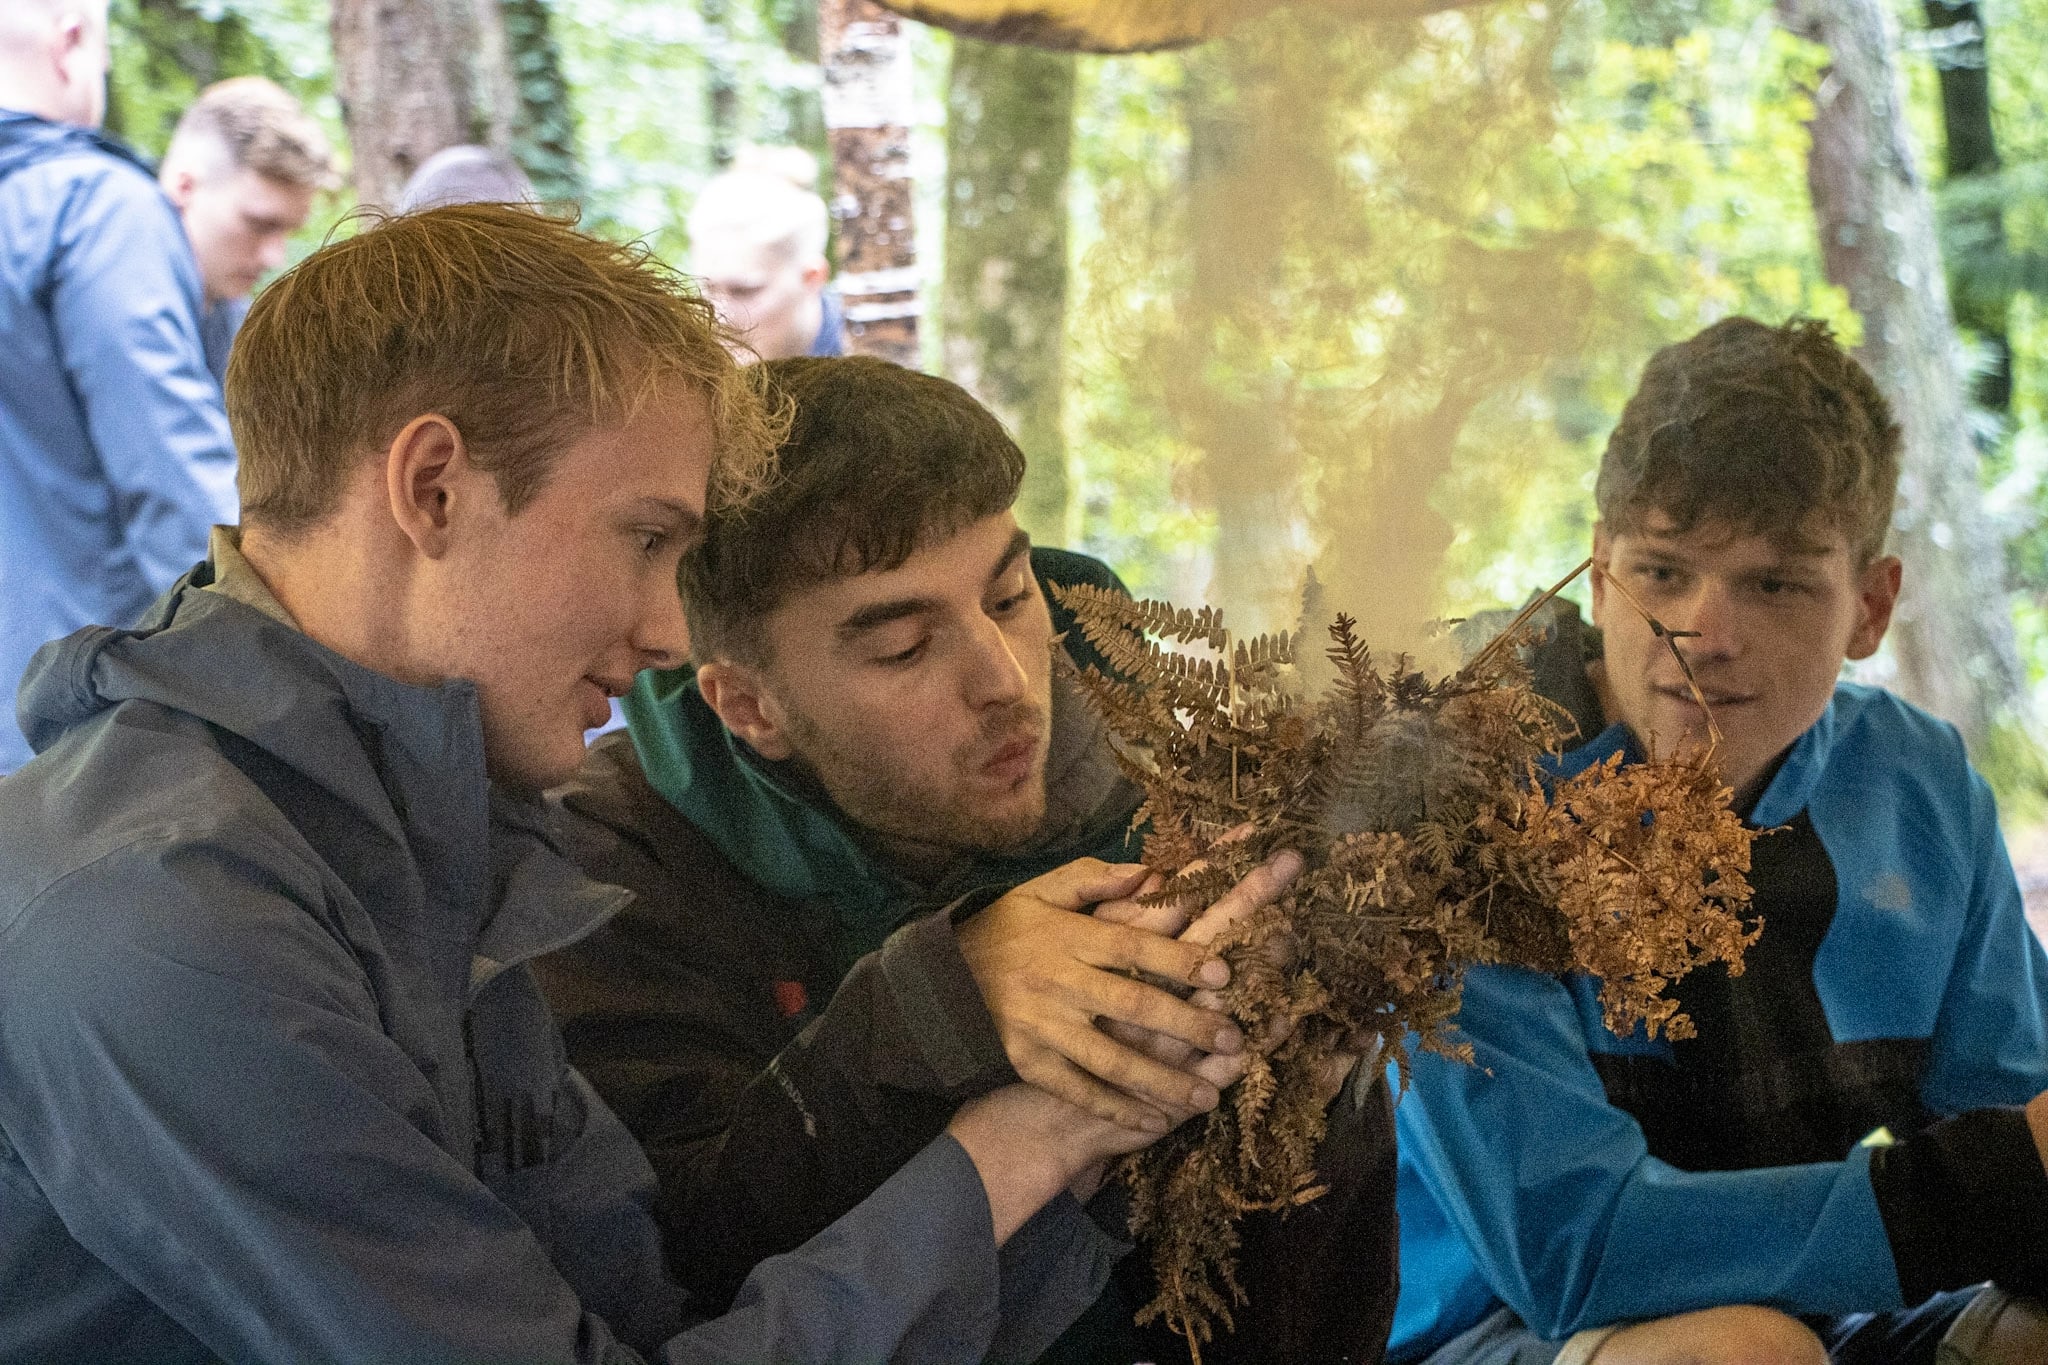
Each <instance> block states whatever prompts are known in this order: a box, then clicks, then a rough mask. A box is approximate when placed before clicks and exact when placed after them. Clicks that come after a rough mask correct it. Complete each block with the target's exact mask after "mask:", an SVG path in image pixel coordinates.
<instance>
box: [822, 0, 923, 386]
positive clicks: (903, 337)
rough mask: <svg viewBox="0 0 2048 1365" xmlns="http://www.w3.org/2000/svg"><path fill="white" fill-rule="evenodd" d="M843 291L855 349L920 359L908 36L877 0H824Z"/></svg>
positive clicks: (904, 360)
mask: <svg viewBox="0 0 2048 1365" xmlns="http://www.w3.org/2000/svg"><path fill="white" fill-rule="evenodd" d="M818 46H819V51H820V55H821V57H822V59H823V62H824V67H825V91H824V103H825V128H826V133H827V136H828V138H829V139H830V141H831V145H832V186H833V193H832V198H831V205H832V216H833V218H834V219H836V220H837V223H838V234H837V235H838V251H837V255H838V265H839V276H838V284H839V294H840V297H841V298H842V299H843V300H844V301H845V303H846V335H847V341H848V343H849V345H850V346H851V347H852V349H853V350H855V351H858V352H861V353H864V354H867V355H877V356H881V357H882V358H883V359H885V360H893V361H895V362H896V363H897V364H899V365H909V366H915V365H916V364H917V363H918V358H919V356H918V335H917V320H918V315H919V313H920V311H921V309H922V305H921V304H920V303H919V301H918V296H917V283H918V279H917V232H916V222H915V218H914V215H913V213H912V205H911V195H910V189H911V186H910V120H911V74H910V43H909V40H908V38H907V36H906V35H905V34H904V32H903V21H902V20H901V19H899V18H897V17H896V16H895V15H894V14H891V13H890V12H889V11H887V10H885V9H883V8H882V7H881V6H879V5H877V4H875V3H873V0H818Z"/></svg>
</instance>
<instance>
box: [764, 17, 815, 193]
mask: <svg viewBox="0 0 2048 1365" xmlns="http://www.w3.org/2000/svg"><path fill="white" fill-rule="evenodd" d="M767 12H768V24H769V27H770V28H771V29H772V30H773V31H774V33H775V40H776V41H777V42H778V43H780V44H782V50H783V52H784V53H786V54H787V55H788V56H790V57H791V58H793V59H794V60H796V61H799V62H804V63H806V64H808V65H810V66H816V65H818V6H817V4H816V3H815V0H769V4H768V11H767ZM782 123H783V136H784V137H785V138H786V139H787V140H788V141H790V142H793V143H795V144H796V145H797V146H799V147H802V148H803V149H804V150H805V151H808V152H811V153H814V154H815V155H816V156H817V158H818V163H819V164H820V165H823V164H825V163H826V162H828V161H830V160H831V148H830V146H828V145H827V143H826V140H825V109H824V105H823V103H822V102H821V101H820V99H819V97H818V89H817V87H816V86H805V85H791V86H790V87H789V88H788V89H786V90H784V91H783V94H782Z"/></svg>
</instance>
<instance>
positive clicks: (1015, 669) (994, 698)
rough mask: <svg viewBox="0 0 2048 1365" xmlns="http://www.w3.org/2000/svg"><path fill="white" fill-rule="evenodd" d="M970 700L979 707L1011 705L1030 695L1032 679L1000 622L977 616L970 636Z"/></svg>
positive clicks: (968, 683) (968, 680)
mask: <svg viewBox="0 0 2048 1365" xmlns="http://www.w3.org/2000/svg"><path fill="white" fill-rule="evenodd" d="M968 653H969V659H968V666H967V678H966V684H967V699H968V701H969V702H970V703H971V704H972V705H973V706H975V707H976V708H977V709H978V708H980V707H984V706H1008V705H1010V704H1012V703H1014V702H1018V701H1021V700H1023V699H1024V698H1025V697H1027V696H1029V695H1030V691H1031V678H1030V675H1029V674H1028V673H1027V672H1026V671H1025V669H1024V663H1023V661H1022V660H1021V659H1019V658H1018V657H1017V651H1016V650H1015V649H1014V648H1013V647H1012V646H1011V644H1010V637H1009V636H1008V635H1007V634H1005V633H1004V631H1003V628H1002V626H1001V625H999V624H998V623H997V622H995V621H992V620H990V619H989V618H988V617H986V616H983V617H980V618H978V619H977V621H976V622H975V625H974V627H973V629H972V631H971V633H970V636H969V643H968Z"/></svg>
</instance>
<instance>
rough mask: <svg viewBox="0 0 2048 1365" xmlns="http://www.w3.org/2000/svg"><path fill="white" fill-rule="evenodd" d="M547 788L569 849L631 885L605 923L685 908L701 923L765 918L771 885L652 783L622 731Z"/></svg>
mask: <svg viewBox="0 0 2048 1365" xmlns="http://www.w3.org/2000/svg"><path fill="white" fill-rule="evenodd" d="M552 795H553V799H554V802H555V804H556V805H557V807H558V810H559V816H558V818H559V823H560V828H561V832H562V836H563V842H564V844H565V846H566V848H567V850H568V852H569V855H570V857H571V858H573V859H574V860H575V861H576V863H577V864H578V865H579V866H580V867H581V868H582V869H583V870H584V872H586V873H587V874H589V875H590V876H592V877H594V878H596V879H597V880H599V881H602V882H609V883H611V884H612V885H615V886H623V887H625V888H626V889H627V890H628V891H631V892H633V893H634V897H635V900H634V903H633V904H632V905H631V906H630V907H628V908H627V909H626V910H625V911H624V912H623V913H622V914H620V915H619V916H618V917H616V918H614V919H613V920H612V921H611V922H610V924H609V925H608V926H607V930H608V931H609V932H611V933H613V934H614V935H616V934H619V933H625V934H629V935H630V934H632V933H635V932H638V931H639V930H640V929H641V928H642V927H643V926H646V925H648V924H649V923H650V922H654V923H661V922H668V921H674V920H676V919H677V918H678V917H680V916H683V915H684V913H685V912H686V911H687V914H688V918H689V920H690V921H691V922H692V923H693V924H694V925H695V926H696V927H698V928H700V929H701V928H702V927H703V926H705V925H707V924H710V923H719V922H736V923H741V924H748V923H754V922H757V921H761V920H764V919H766V918H771V917H769V916H765V915H764V914H763V913H762V909H763V907H764V906H765V905H766V903H767V902H769V901H770V900H772V899H773V896H772V893H770V892H769V891H768V890H766V889H765V888H763V887H761V886H760V885H759V884H757V883H756V882H754V881H753V880H752V879H751V878H749V877H748V876H747V875H746V874H745V873H744V872H742V871H741V870H740V869H739V868H738V867H737V866H735V865H734V864H733V862H732V861H731V860H730V859H729V858H727V857H726V856H725V854H724V853H722V852H721V851H720V850H719V848H718V846H717V845H716V844H715V843H713V842H712V840H711V837H710V836H709V835H707V834H705V833H704V831H703V830H701V829H699V828H698V827H697V826H696V825H695V824H693V823H692V822H691V821H690V819H689V817H688V816H686V815H684V814H683V813H682V812H681V811H679V810H677V809H676V808H675V807H674V806H672V805H670V804H669V802H668V800H667V799H666V798H664V797H663V796H662V794H661V793H660V792H659V791H657V790H655V788H654V786H653V784H652V783H650V782H649V781H648V780H647V775H646V773H645V772H644V771H643V770H642V769H641V766H640V756H639V753H638V751H637V750H636V749H635V748H634V746H633V742H632V738H631V736H630V735H629V733H628V732H626V731H623V730H620V731H614V732H613V733H611V734H609V735H605V736H604V737H603V738H601V739H599V740H598V741H597V743H595V744H593V745H591V747H590V750H589V752H588V753H586V754H585V755H584V759H583V766H582V768H581V769H580V770H578V772H577V774H576V776H575V777H574V778H572V779H571V780H570V781H569V782H567V783H566V784H564V785H563V786H561V787H559V788H557V789H556V791H555V792H554V793H553V794H552ZM604 932H606V931H600V933H604Z"/></svg>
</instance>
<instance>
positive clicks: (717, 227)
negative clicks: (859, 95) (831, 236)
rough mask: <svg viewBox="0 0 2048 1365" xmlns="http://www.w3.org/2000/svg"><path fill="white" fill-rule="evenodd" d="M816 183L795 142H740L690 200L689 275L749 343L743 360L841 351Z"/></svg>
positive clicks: (842, 324)
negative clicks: (724, 166)
mask: <svg viewBox="0 0 2048 1365" xmlns="http://www.w3.org/2000/svg"><path fill="white" fill-rule="evenodd" d="M817 181H818V163H817V159H816V158H814V157H813V156H812V155H811V154H810V153H809V152H806V151H804V150H803V149H802V148H801V147H746V148H742V149H741V151H740V153H739V155H738V156H737V157H735V158H734V159H733V166H732V169H731V170H729V171H726V172H725V173H724V174H723V175H719V176H716V177H714V178H713V179H712V180H711V181H710V182H709V183H708V184H706V185H705V186H704V188H703V189H702V190H701V191H699V192H698V195H697V202H696V203H695V204H693V205H692V206H691V207H690V218H689V231H690V273H691V274H692V275H695V276H696V277H697V279H698V281H699V283H700V285H701V286H702V288H703V290H704V297H705V298H707V299H710V300H711V302H712V304H713V306H715V307H716V308H717V309H718V315H719V316H720V317H721V318H723V319H724V320H725V322H726V324H727V325H728V326H730V327H731V328H732V329H733V330H734V331H735V332H737V333H738V334H739V336H740V338H741V340H742V341H744V342H745V348H744V350H743V351H742V352H741V356H740V358H741V359H742V360H783V359H787V358H789V357H791V356H800V355H843V354H844V353H845V351H846V319H845V317H844V315H843V314H842V312H841V309H840V304H839V296H838V294H837V293H836V292H834V291H833V289H832V288H831V287H830V284H829V281H830V279H831V275H832V268H831V266H829V265H827V264H826V262H825V243H826V237H827V236H828V227H827V220H826V214H825V201H824V200H823V199H821V198H819V197H818V192H817V190H816V189H814V188H812V187H813V186H814V185H816V184H817Z"/></svg>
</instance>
